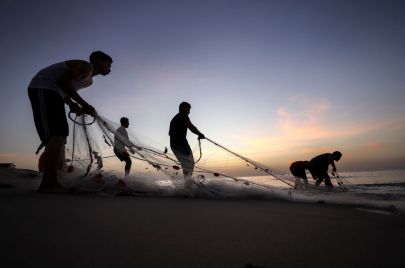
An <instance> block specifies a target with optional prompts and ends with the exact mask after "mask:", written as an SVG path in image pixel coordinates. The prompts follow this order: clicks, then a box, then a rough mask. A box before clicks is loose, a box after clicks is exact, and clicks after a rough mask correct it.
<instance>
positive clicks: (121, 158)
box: [114, 149, 131, 162]
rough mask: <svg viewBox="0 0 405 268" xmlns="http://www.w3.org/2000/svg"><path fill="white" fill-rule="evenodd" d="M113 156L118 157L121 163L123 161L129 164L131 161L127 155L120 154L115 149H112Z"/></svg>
mask: <svg viewBox="0 0 405 268" xmlns="http://www.w3.org/2000/svg"><path fill="white" fill-rule="evenodd" d="M114 154H115V155H116V156H117V157H118V159H119V160H121V162H122V161H125V162H127V161H129V162H130V161H131V158H130V157H129V154H126V153H121V152H119V151H117V150H115V149H114Z"/></svg>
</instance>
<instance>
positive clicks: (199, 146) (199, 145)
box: [194, 138, 202, 164]
mask: <svg viewBox="0 0 405 268" xmlns="http://www.w3.org/2000/svg"><path fill="white" fill-rule="evenodd" d="M198 148H199V149H200V157H199V158H198V159H197V161H195V162H194V164H197V163H198V161H200V160H201V157H202V150H201V139H200V138H199V139H198Z"/></svg>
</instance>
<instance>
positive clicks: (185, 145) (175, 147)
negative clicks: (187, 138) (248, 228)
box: [170, 143, 192, 156]
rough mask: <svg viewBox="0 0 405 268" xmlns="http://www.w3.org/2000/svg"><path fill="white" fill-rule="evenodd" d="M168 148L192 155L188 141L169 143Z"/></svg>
mask: <svg viewBox="0 0 405 268" xmlns="http://www.w3.org/2000/svg"><path fill="white" fill-rule="evenodd" d="M170 148H171V149H172V151H176V152H177V153H181V154H183V155H185V156H189V155H190V154H191V155H192V151H191V148H190V145H188V143H183V144H173V143H171V144H170Z"/></svg>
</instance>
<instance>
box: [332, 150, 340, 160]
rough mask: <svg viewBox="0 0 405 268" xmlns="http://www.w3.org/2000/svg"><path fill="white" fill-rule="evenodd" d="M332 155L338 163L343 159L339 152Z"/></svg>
mask: <svg viewBox="0 0 405 268" xmlns="http://www.w3.org/2000/svg"><path fill="white" fill-rule="evenodd" d="M332 155H333V158H334V159H335V160H336V161H339V160H340V158H341V157H342V153H341V152H339V151H335V152H333V153H332Z"/></svg>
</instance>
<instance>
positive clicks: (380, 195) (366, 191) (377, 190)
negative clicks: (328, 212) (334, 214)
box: [244, 170, 405, 214]
mask: <svg viewBox="0 0 405 268" xmlns="http://www.w3.org/2000/svg"><path fill="white" fill-rule="evenodd" d="M339 177H340V182H342V183H343V184H342V185H339V184H338V181H337V180H336V179H335V178H334V177H332V176H331V180H332V183H333V184H334V185H335V187H334V188H333V189H328V188H326V187H324V186H322V185H321V186H320V187H315V186H314V185H313V181H311V180H312V178H309V182H310V183H311V184H310V186H309V187H307V188H303V189H296V190H295V189H294V190H288V194H287V195H288V198H289V199H290V200H291V201H296V202H318V203H319V202H321V203H330V204H346V205H356V206H361V207H363V208H364V209H367V210H375V211H376V212H380V213H388V214H397V213H398V214H405V170H383V171H356V172H341V173H339ZM244 179H246V180H249V181H252V182H254V183H257V184H260V185H266V186H267V185H268V186H274V187H278V188H279V190H280V192H286V190H283V188H285V187H284V184H283V182H281V181H277V180H276V181H275V180H274V178H272V177H270V176H259V177H244Z"/></svg>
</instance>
